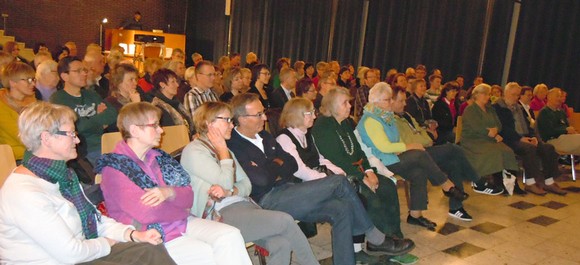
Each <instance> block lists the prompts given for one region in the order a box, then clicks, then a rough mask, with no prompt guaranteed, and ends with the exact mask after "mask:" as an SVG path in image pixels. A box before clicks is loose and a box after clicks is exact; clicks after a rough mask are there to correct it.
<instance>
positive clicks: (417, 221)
mask: <svg viewBox="0 0 580 265" xmlns="http://www.w3.org/2000/svg"><path fill="white" fill-rule="evenodd" d="M407 223H408V224H412V225H418V226H423V227H426V228H427V229H429V230H431V231H435V227H437V224H436V223H434V222H431V220H429V219H427V218H425V217H424V216H420V217H418V218H415V217H413V216H411V215H410V214H409V216H407Z"/></svg>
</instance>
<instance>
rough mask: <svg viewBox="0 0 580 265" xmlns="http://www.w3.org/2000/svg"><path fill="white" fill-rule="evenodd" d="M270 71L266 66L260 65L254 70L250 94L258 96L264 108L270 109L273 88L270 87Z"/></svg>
mask: <svg viewBox="0 0 580 265" xmlns="http://www.w3.org/2000/svg"><path fill="white" fill-rule="evenodd" d="M270 76H271V74H270V69H268V66H267V65H265V64H258V65H256V66H254V68H252V81H251V82H250V90H248V93H254V94H258V95H259V96H260V101H261V102H262V105H263V106H264V108H266V109H269V108H270V94H271V93H272V88H270V86H268V83H270Z"/></svg>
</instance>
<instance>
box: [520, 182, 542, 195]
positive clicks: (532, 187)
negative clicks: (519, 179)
mask: <svg viewBox="0 0 580 265" xmlns="http://www.w3.org/2000/svg"><path fill="white" fill-rule="evenodd" d="M524 189H525V190H526V191H527V192H530V193H533V194H536V195H540V196H544V195H546V191H545V190H544V189H542V188H540V187H538V185H536V184H532V185H526V186H525V187H524Z"/></svg>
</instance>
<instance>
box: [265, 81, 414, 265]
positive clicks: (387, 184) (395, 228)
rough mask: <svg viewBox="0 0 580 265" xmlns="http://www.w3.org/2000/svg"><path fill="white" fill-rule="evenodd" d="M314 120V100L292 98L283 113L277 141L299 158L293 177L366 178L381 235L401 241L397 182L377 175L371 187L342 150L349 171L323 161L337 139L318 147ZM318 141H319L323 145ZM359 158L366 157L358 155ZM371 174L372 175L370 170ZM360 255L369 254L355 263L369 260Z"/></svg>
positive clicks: (371, 210)
mask: <svg viewBox="0 0 580 265" xmlns="http://www.w3.org/2000/svg"><path fill="white" fill-rule="evenodd" d="M308 81H310V80H308ZM313 87H314V86H313ZM334 96H336V93H333V92H331V93H330V94H329V97H334ZM324 118H326V117H322V119H324ZM331 118H332V117H331ZM315 119H316V110H315V109H314V105H313V104H312V101H310V100H307V99H303V98H296V99H291V100H290V101H288V103H286V105H285V106H284V110H283V111H282V116H281V117H280V124H281V126H282V127H284V128H285V129H284V130H282V132H281V133H280V135H279V136H278V137H277V138H276V141H277V142H278V143H279V144H280V146H281V147H282V148H283V149H284V151H286V152H288V154H290V155H291V156H293V157H294V159H296V162H297V164H298V170H297V171H296V172H295V173H294V176H296V177H297V178H299V179H301V180H302V181H311V180H315V179H320V178H325V177H327V176H329V175H342V176H344V177H346V176H347V174H348V175H349V176H351V177H357V178H358V180H359V181H360V180H363V181H364V180H365V179H366V180H367V181H364V183H365V185H362V186H361V187H360V191H359V193H360V195H361V196H363V197H364V201H365V202H366V209H367V213H368V215H369V216H370V217H371V219H372V220H373V223H374V224H375V226H376V227H377V228H378V229H379V230H380V231H381V232H383V233H385V234H386V235H390V236H395V237H399V238H402V237H403V233H402V232H401V227H400V219H399V199H398V197H397V187H396V185H395V184H394V182H393V181H391V180H390V179H388V178H387V177H385V176H381V175H377V176H378V179H377V183H376V185H377V186H378V187H375V186H372V184H373V183H372V181H370V180H371V178H372V177H371V176H368V177H365V176H363V175H364V174H365V173H363V172H361V171H359V169H358V168H357V167H353V166H352V164H351V163H348V162H347V161H348V159H346V158H347V157H349V156H350V155H349V154H347V153H345V152H344V151H343V150H339V154H338V156H342V158H345V159H341V160H340V161H338V162H339V163H342V165H341V167H344V168H346V170H343V169H342V168H340V167H338V166H336V165H335V164H333V162H331V161H330V160H328V159H326V158H324V156H323V155H321V154H320V153H319V152H318V150H321V152H325V151H327V150H328V149H329V148H330V147H328V146H326V144H327V143H329V142H331V141H333V140H336V139H333V138H332V137H330V139H327V137H324V139H322V140H323V141H322V143H321V145H319V146H317V145H316V144H315V141H314V140H315V139H314V137H313V136H312V134H311V132H310V131H309V129H310V128H311V127H312V126H313V125H314V120H315ZM332 119H334V118H332ZM316 129H318V130H319V132H321V130H324V129H321V128H315V129H313V131H314V130H316ZM327 136H329V135H327ZM319 140H320V139H317V142H320V141H319ZM332 151H336V150H332ZM358 155H359V156H360V155H362V156H361V157H364V154H360V153H359V154H358ZM345 171H346V172H345ZM368 173H369V175H370V171H369V172H368ZM353 240H354V239H353ZM361 256H366V255H365V253H364V252H360V251H359V252H357V253H356V255H355V258H356V260H357V261H361V262H363V261H364V260H362V259H366V260H368V257H361Z"/></svg>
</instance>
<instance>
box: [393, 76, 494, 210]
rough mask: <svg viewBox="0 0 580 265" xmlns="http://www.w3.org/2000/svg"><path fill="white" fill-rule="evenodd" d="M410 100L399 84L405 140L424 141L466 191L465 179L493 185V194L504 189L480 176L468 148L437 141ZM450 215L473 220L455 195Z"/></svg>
mask: <svg viewBox="0 0 580 265" xmlns="http://www.w3.org/2000/svg"><path fill="white" fill-rule="evenodd" d="M406 100H407V95H406V91H405V89H404V88H401V87H395V88H394V89H393V101H392V108H393V111H394V112H395V123H396V125H397V129H398V131H399V135H400V136H401V140H402V142H404V143H405V144H413V143H415V144H420V145H422V146H423V148H425V151H427V153H429V155H430V156H431V158H432V159H433V161H434V162H435V163H436V164H437V166H438V167H439V168H440V169H441V170H442V171H443V172H445V173H446V174H447V176H448V178H449V179H450V180H451V181H452V182H453V184H454V185H455V187H456V188H457V189H459V190H460V191H462V192H463V191H464V189H463V181H465V180H470V181H473V182H476V183H480V185H479V187H482V188H484V189H488V188H489V189H492V191H491V194H493V195H497V194H500V193H502V192H503V190H500V189H495V190H493V189H494V188H495V187H492V186H489V187H488V186H486V185H485V179H483V180H482V179H481V178H479V177H478V176H477V173H476V172H475V169H474V168H473V167H472V166H471V164H470V163H469V161H468V160H467V157H466V156H465V152H464V151H463V150H462V149H461V147H459V146H457V145H455V144H452V143H445V144H441V145H433V142H434V139H431V136H430V135H429V134H428V133H427V130H425V128H422V127H421V126H419V123H418V122H417V121H416V120H415V119H414V118H413V117H412V116H411V115H409V113H406V112H405V110H404V109H405V104H406ZM435 140H436V139H435ZM449 216H451V217H454V218H458V219H460V220H462V221H471V220H472V217H471V215H469V214H468V213H467V211H466V210H465V209H464V208H463V202H462V200H460V199H457V198H453V197H451V198H449Z"/></svg>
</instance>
